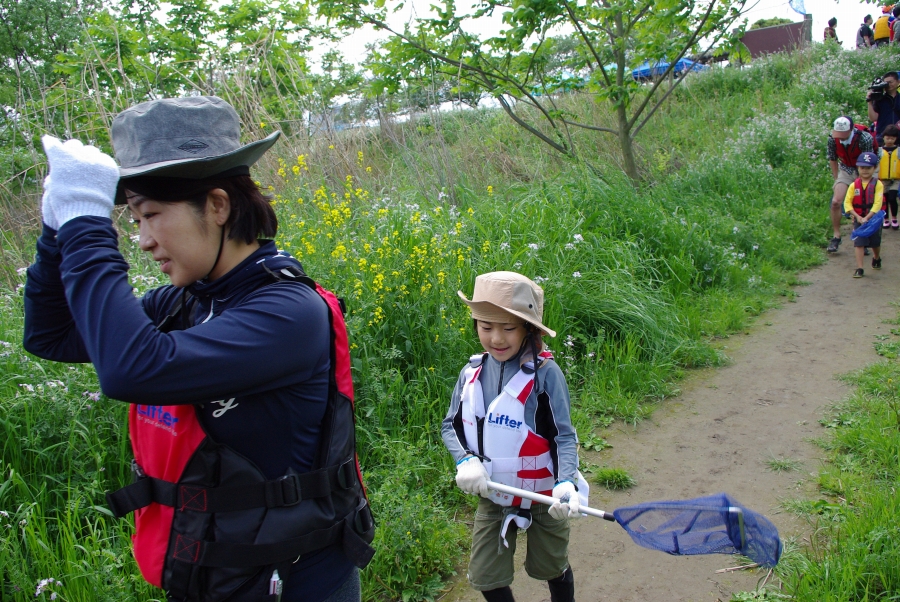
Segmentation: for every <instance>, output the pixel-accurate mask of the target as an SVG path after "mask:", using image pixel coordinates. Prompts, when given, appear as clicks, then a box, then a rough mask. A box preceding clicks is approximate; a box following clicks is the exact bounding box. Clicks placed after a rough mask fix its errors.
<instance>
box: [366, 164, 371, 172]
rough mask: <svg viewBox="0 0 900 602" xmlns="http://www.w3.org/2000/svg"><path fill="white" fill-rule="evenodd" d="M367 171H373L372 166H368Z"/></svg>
mask: <svg viewBox="0 0 900 602" xmlns="http://www.w3.org/2000/svg"><path fill="white" fill-rule="evenodd" d="M366 173H372V166H371V165H370V166H368V167H366Z"/></svg>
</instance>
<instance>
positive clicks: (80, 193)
mask: <svg viewBox="0 0 900 602" xmlns="http://www.w3.org/2000/svg"><path fill="white" fill-rule="evenodd" d="M41 142H43V143H44V152H46V153H47V161H48V162H49V164H50V176H48V177H47V179H46V180H44V197H43V200H42V203H41V211H42V212H43V214H44V219H45V220H46V219H47V218H48V217H49V218H50V219H51V221H55V222H56V223H55V224H51V223H50V222H46V223H47V225H48V226H50V227H51V228H53V227H54V225H55V226H56V228H54V229H56V230H58V229H59V228H61V227H62V226H63V224H65V223H66V222H68V221H69V220H70V219H73V218H76V217H80V216H82V215H95V216H97V217H109V214H110V213H112V209H113V204H114V201H115V196H116V186H117V185H118V184H119V167H118V166H117V165H116V161H115V159H113V158H112V157H110V156H109V155H107V154H104V153H103V152H102V151H101V150H100V149H98V148H96V147H94V146H85V145H84V144H82V143H81V141H80V140H74V139H73V140H67V141H66V142H60V140H59V138H54V137H53V136H44V137H43V138H41Z"/></svg>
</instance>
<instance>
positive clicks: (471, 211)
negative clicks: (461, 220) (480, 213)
mask: <svg viewBox="0 0 900 602" xmlns="http://www.w3.org/2000/svg"><path fill="white" fill-rule="evenodd" d="M466 213H468V214H469V216H472V215H475V210H474V209H472V208H471V207H469V209H468V210H467V211H466Z"/></svg>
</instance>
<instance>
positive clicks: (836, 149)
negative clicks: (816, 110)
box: [827, 115, 874, 253]
mask: <svg viewBox="0 0 900 602" xmlns="http://www.w3.org/2000/svg"><path fill="white" fill-rule="evenodd" d="M873 148H874V138H873V137H872V135H871V134H870V133H869V132H867V131H865V128H861V127H860V126H856V125H855V124H854V123H853V120H852V119H850V117H848V116H846V115H842V116H840V117H838V118H837V119H835V120H834V126H833V128H832V130H831V135H829V136H828V149H827V156H828V163H829V165H830V166H831V176H832V177H833V178H834V184H833V186H832V196H831V227H832V230H833V233H834V234H833V237H832V239H831V241H830V242H829V243H828V252H829V253H837V251H838V247H839V246H840V244H841V215H842V214H843V211H842V207H843V204H844V197H845V196H846V194H847V188H848V187H850V186H851V185H852V184H853V182H854V180H856V178H857V177H858V176H859V173H858V172H857V171H856V160H857V159H858V158H859V155H860V154H861V153H864V152H872V149H873Z"/></svg>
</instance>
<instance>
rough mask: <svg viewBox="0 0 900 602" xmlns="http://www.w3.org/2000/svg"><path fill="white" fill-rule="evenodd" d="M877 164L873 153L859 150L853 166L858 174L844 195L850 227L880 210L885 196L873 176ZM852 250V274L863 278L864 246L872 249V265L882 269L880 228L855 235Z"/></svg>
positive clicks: (879, 182) (880, 184)
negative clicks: (853, 264) (865, 234)
mask: <svg viewBox="0 0 900 602" xmlns="http://www.w3.org/2000/svg"><path fill="white" fill-rule="evenodd" d="M876 165H878V157H877V156H876V155H875V153H870V152H865V153H861V154H860V155H859V157H858V158H857V159H856V169H857V170H858V171H859V177H858V178H856V180H855V181H854V182H853V186H850V187H849V188H848V189H847V195H846V196H845V197H844V213H846V214H848V215H849V216H850V220H851V221H852V222H853V229H854V230H856V229H857V228H859V227H860V226H862V225H863V224H865V223H866V222H868V221H869V220H870V219H872V216H873V215H875V214H876V213H878V212H879V211H880V210H881V204H882V200H883V198H884V185H883V184H882V183H881V181H880V180H878V179H877V178H875V166H876ZM853 247H854V248H853V250H854V252H855V253H856V271H855V272H853V277H854V278H862V277H863V275H864V273H865V271H864V270H863V256H864V254H865V250H866V247H869V248H871V249H872V269H874V270H880V269H881V228H878V229H876V230H875V231H874V232H873V233H872V234H870V235H869V236H858V237H856V238H854V239H853Z"/></svg>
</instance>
